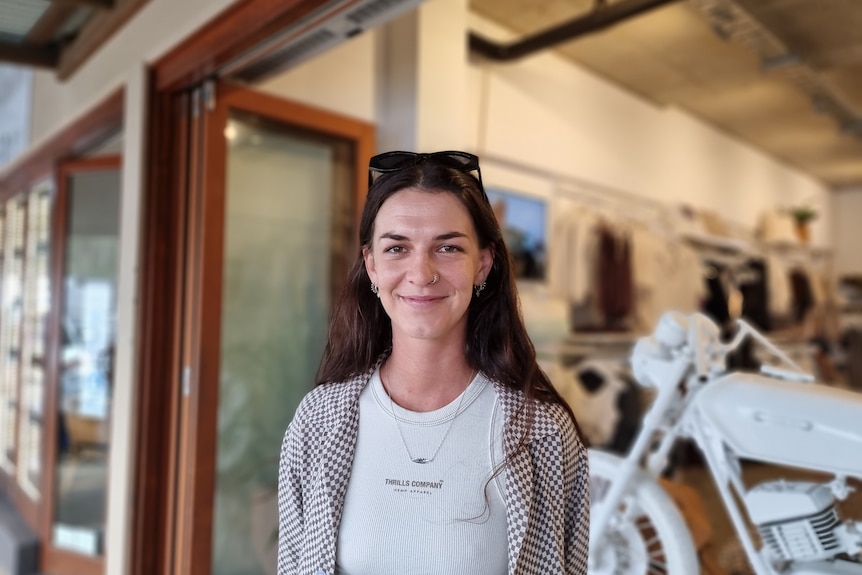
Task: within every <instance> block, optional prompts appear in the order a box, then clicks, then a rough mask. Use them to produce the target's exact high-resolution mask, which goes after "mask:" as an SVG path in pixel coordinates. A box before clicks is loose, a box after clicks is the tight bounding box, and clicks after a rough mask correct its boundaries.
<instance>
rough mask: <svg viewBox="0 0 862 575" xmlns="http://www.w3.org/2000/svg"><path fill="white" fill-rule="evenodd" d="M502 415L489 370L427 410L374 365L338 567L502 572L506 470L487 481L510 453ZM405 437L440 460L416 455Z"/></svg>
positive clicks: (369, 572) (384, 572) (363, 572)
mask: <svg viewBox="0 0 862 575" xmlns="http://www.w3.org/2000/svg"><path fill="white" fill-rule="evenodd" d="M393 408H394V412H393ZM396 420H397V421H396ZM450 423H451V429H448V428H449V425H450ZM502 424H503V422H502V416H501V415H500V414H499V410H498V407H497V395H496V393H495V392H494V388H493V385H492V384H491V383H490V382H489V381H488V380H487V379H486V378H485V377H484V376H483V375H482V374H481V373H480V374H479V375H477V376H476V377H475V378H474V379H473V381H472V382H471V383H470V385H469V386H468V387H467V389H466V390H464V393H463V394H462V396H459V397H457V398H455V400H454V401H453V402H452V403H450V404H449V405H446V406H444V407H442V408H440V409H438V410H435V411H430V412H422V413H419V412H412V411H408V410H406V409H403V408H401V407H400V406H398V405H393V404H392V403H391V402H390V400H389V396H388V395H387V394H386V391H385V390H384V389H383V385H382V383H381V381H380V374H379V372H376V373H375V374H374V375H373V376H372V378H371V381H370V382H369V384H368V385H367V386H366V387H365V389H364V390H363V391H362V393H361V394H360V396H359V436H358V438H357V443H356V454H355V457H354V460H353V468H352V471H351V475H350V481H349V482H348V484H347V494H346V496H345V501H344V512H343V515H342V519H341V526H340V529H339V532H338V544H337V551H336V573H338V574H339V575H408V574H409V575H423V574H428V575H432V574H433V575H443V574H445V575H452V574H458V573H465V574H466V573H469V574H471V575H474V574H475V575H504V574H505V573H506V572H507V567H508V556H507V549H508V540H507V535H506V509H505V503H504V500H503V496H502V482H503V474H499V475H498V476H497V477H496V478H494V479H493V480H492V481H490V482H488V479H489V478H490V477H491V474H492V470H493V468H494V466H495V465H496V464H497V463H499V462H500V461H501V460H502V452H503V449H502V439H501V438H502V427H503V425H502ZM399 427H400V433H399ZM447 429H448V434H447ZM402 435H403V439H402ZM444 436H445V439H444ZM441 440H442V444H441ZM405 443H406V444H407V446H409V452H410V455H411V456H412V457H414V458H417V457H425V458H428V459H431V458H432V457H433V461H431V462H430V463H426V464H417V463H414V462H412V461H411V460H410V457H408V449H406V448H405V445H404V444H405ZM438 446H440V449H439V451H437V453H436V456H435V455H434V452H435V450H437V447H438Z"/></svg>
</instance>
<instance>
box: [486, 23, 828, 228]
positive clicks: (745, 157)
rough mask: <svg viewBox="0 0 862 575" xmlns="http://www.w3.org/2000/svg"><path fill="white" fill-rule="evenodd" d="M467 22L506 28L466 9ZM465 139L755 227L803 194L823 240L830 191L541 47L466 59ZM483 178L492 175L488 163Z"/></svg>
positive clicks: (491, 32) (496, 32)
mask: <svg viewBox="0 0 862 575" xmlns="http://www.w3.org/2000/svg"><path fill="white" fill-rule="evenodd" d="M472 16H473V17H472V20H471V26H472V27H473V29H475V30H476V31H479V32H480V33H482V34H484V35H486V36H488V37H490V38H496V39H506V38H507V37H508V34H507V33H506V32H505V31H504V30H501V29H499V28H498V27H496V26H495V25H493V24H491V23H489V22H488V21H486V20H483V19H482V18H481V17H479V16H477V15H475V14H473V15H472ZM470 66H471V71H472V79H471V85H472V86H473V88H472V90H471V94H472V105H473V113H472V114H471V118H472V121H473V125H472V134H473V139H472V141H473V142H475V145H474V148H475V149H476V150H477V151H478V152H479V154H480V155H482V154H487V155H490V156H492V157H499V158H503V159H505V160H509V161H514V162H518V163H523V164H527V165H530V166H532V167H535V168H538V169H540V170H544V171H545V172H547V173H549V174H557V175H561V176H565V177H570V178H577V179H580V180H586V181H588V182H593V183H595V184H597V185H601V186H607V187H611V188H614V189H618V190H621V191H623V192H626V193H630V194H635V195H638V196H643V197H646V198H652V199H657V200H661V201H666V202H669V203H689V204H691V205H693V206H696V207H702V208H708V209H712V210H716V211H718V212H719V213H720V214H721V215H722V216H724V217H725V218H726V219H728V220H729V221H732V222H736V223H740V224H744V225H746V226H749V227H753V226H754V225H755V224H756V222H757V219H758V217H759V214H760V213H761V211H763V210H767V209H774V208H775V207H782V206H783V207H786V206H790V205H793V204H796V203H802V202H806V203H810V204H812V205H813V206H815V207H816V208H817V209H818V210H819V211H820V213H821V217H820V218H819V219H818V220H817V221H816V222H815V225H814V228H813V231H814V243H815V244H817V245H828V244H830V243H831V240H832V238H831V235H830V234H829V233H828V230H829V228H830V214H829V212H830V210H831V204H830V201H829V192H828V190H827V189H826V188H825V187H824V186H823V185H821V184H820V183H818V182H816V181H815V180H813V179H812V178H810V177H808V176H806V175H804V174H802V173H800V172H798V171H796V170H793V169H791V168H789V167H787V166H785V165H782V164H780V163H778V162H777V161H776V160H774V159H772V158H771V157H769V156H767V155H765V154H763V153H762V152H760V151H758V150H756V149H754V148H752V147H750V146H748V145H746V144H744V143H741V142H739V141H736V140H733V139H731V138H730V137H728V136H726V135H724V134H723V133H721V132H719V131H717V130H715V129H713V128H712V127H710V126H709V125H707V124H705V123H703V122H701V121H699V120H697V119H695V118H693V117H691V116H690V115H688V114H686V113H685V112H684V111H682V110H679V109H675V108H670V107H664V108H663V107H658V106H655V105H653V104H652V103H649V102H647V101H645V100H643V99H640V98H638V97H636V96H634V95H633V94H631V93H630V92H627V91H624V90H622V89H620V88H617V87H616V86H614V85H611V84H609V83H608V82H606V81H605V80H602V79H601V78H599V77H597V76H595V75H593V74H592V73H590V72H589V71H587V70H585V69H582V68H578V67H575V66H574V65H572V64H570V63H569V62H567V61H565V60H563V59H562V58H559V57H557V56H555V55H553V54H550V53H548V52H542V53H539V54H536V55H534V56H531V57H529V58H526V59H523V60H519V61H517V62H513V63H493V62H486V61H479V60H478V59H477V60H475V61H473V62H472V63H471V65H470ZM489 178H492V179H495V180H496V177H495V175H494V174H493V172H491V171H490V170H489Z"/></svg>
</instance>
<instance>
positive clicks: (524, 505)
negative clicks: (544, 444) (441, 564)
mask: <svg viewBox="0 0 862 575" xmlns="http://www.w3.org/2000/svg"><path fill="white" fill-rule="evenodd" d="M387 355H388V354H384V355H383V356H382V357H381V358H380V359H379V360H378V361H377V363H376V364H375V365H374V367H372V368H371V369H369V370H368V371H366V372H365V373H363V374H359V375H357V376H355V377H353V378H352V379H350V380H347V381H345V382H343V383H340V384H336V385H338V386H339V387H340V390H339V391H340V392H341V393H340V400H341V401H343V402H344V403H343V404H342V405H349V409H347V410H346V415H345V417H341V418H338V419H337V421H335V422H334V425H333V427H332V428H331V429H329V431H328V433H327V439H326V443H325V445H324V448H323V450H322V452H321V453H323V454H324V456H323V457H324V461H323V462H321V463H322V465H321V467H320V469H321V478H320V481H321V482H320V485H321V487H322V489H321V490H320V491H318V492H317V494H318V495H319V496H320V497H321V498H322V499H319V500H318V501H317V503H318V504H320V505H323V506H325V507H328V508H329V511H330V514H329V517H331V523H330V524H321V525H319V528H320V531H319V532H318V533H316V536H317V537H316V539H317V540H322V541H326V545H323V546H321V550H322V552H323V553H324V556H323V557H321V558H320V559H321V560H322V561H323V563H322V564H324V565H332V566H334V565H335V549H336V538H337V536H338V529H339V526H340V525H341V515H342V511H343V509H344V497H345V494H346V492H347V482H348V480H349V479H350V470H351V467H352V465H353V457H354V454H355V452H356V439H357V437H358V435H359V394H360V393H361V392H362V390H363V389H364V388H365V386H366V385H368V382H369V381H370V380H371V375H372V374H373V373H374V370H376V369H377V368H378V367H379V366H380V364H381V363H382V362H383V360H384V359H385V358H386V356H387ZM493 385H494V390H495V391H496V393H497V397H498V400H499V402H500V408H501V411H502V413H503V416H504V418H505V419H504V420H505V422H506V423H505V426H504V434H503V448H504V452H505V453H506V454H507V456H508V457H509V460H508V462H507V465H506V468H505V475H504V482H503V484H504V496H505V500H506V519H507V522H508V538H509V542H508V545H509V550H508V552H509V575H514V574H515V573H516V567H517V565H518V557H519V555H520V551H521V547H522V544H523V542H524V537H525V536H526V533H527V525H528V521H529V517H530V515H531V513H530V510H531V509H532V505H533V475H532V468H533V459H532V456H531V454H530V450H529V449H527V446H528V445H529V443H530V442H531V441H532V440H533V439H534V437H535V436H536V434H537V432H539V431H540V430H537V429H536V427H535V425H530V424H529V418H528V415H529V414H528V413H527V412H526V411H527V410H526V408H525V403H524V396H523V394H522V393H521V392H520V391H518V390H514V389H512V388H510V387H507V386H505V385H503V384H502V383H499V382H497V381H493ZM519 446H520V447H519ZM319 508H320V507H319ZM323 523H325V522H323Z"/></svg>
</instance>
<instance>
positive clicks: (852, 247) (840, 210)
mask: <svg viewBox="0 0 862 575" xmlns="http://www.w3.org/2000/svg"><path fill="white" fill-rule="evenodd" d="M832 213H833V214H834V216H833V222H834V224H833V226H832V242H833V243H832V245H833V246H834V249H835V273H836V275H837V276H841V275H849V274H854V275H862V188H858V189H853V190H844V191H841V192H835V193H834V194H833V197H832Z"/></svg>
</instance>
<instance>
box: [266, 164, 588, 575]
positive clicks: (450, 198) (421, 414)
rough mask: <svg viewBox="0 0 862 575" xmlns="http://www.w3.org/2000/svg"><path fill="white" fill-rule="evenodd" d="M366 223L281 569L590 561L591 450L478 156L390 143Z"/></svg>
mask: <svg viewBox="0 0 862 575" xmlns="http://www.w3.org/2000/svg"><path fill="white" fill-rule="evenodd" d="M474 172H475V174H476V175H475V176H474V175H473V173H474ZM374 176H377V177H376V179H375V178H374ZM359 233H360V243H361V253H360V254H359V256H358V258H357V260H356V263H355V264H354V266H353V270H352V272H351V273H350V276H349V279H348V282H347V285H346V287H345V289H344V291H343V293H342V295H341V297H340V299H339V301H338V302H337V303H336V306H335V309H334V313H333V316H332V319H331V322H330V327H329V341H328V343H327V346H326V350H325V352H324V357H323V360H322V362H321V365H320V369H319V371H318V375H317V384H318V385H317V387H316V388H315V389H314V390H312V391H311V392H310V393H309V394H308V395H307V396H306V398H305V399H304V400H303V402H302V404H301V405H300V406H299V408H298V409H297V412H296V415H295V417H294V419H293V421H292V422H291V424H290V427H289V428H288V430H287V433H286V435H285V439H284V443H283V446H282V451H281V465H280V472H279V549H278V573H279V575H289V574H290V575H292V574H303V575H305V574H324V573H325V574H334V573H338V574H344V575H363V574H374V575H383V574H390V573H391V574H402V575H403V574H408V573H409V574H417V573H429V574H431V573H438V574H452V573H471V574H483V575H484V574H488V575H491V574H493V575H503V574H506V573H508V574H509V575H516V574H520V575H528V574H542V575H546V574H552V573H560V574H562V573H566V574H570V573H577V574H581V573H586V560H587V553H588V536H589V514H588V484H589V482H588V476H589V473H588V467H587V454H586V450H585V449H584V447H583V444H582V443H581V441H580V438H579V434H578V430H577V426H576V424H575V420H574V416H573V415H572V412H571V410H570V409H569V408H568V407H567V406H566V404H565V402H564V401H563V400H562V399H561V398H560V396H559V395H558V394H557V393H556V392H555V391H554V389H553V387H552V386H551V384H550V382H549V380H548V378H547V377H546V376H545V375H544V374H543V373H542V372H541V371H540V370H539V367H538V365H537V363H536V359H535V350H534V349H533V346H532V344H531V342H530V340H529V338H528V336H527V333H526V330H525V328H524V325H523V320H522V318H521V315H520V311H519V307H518V299H517V294H516V287H515V280H514V276H513V272H512V269H511V260H510V256H509V252H508V251H507V248H506V246H505V244H504V242H503V239H502V235H501V231H500V224H499V223H498V222H497V220H496V218H495V217H494V213H493V211H492V208H491V205H490V203H489V202H488V198H487V196H486V194H485V192H484V189H483V187H482V181H481V173H480V172H479V163H478V158H476V156H473V155H471V154H467V153H464V152H437V153H433V154H414V153H410V152H389V153H386V154H380V155H378V156H375V157H374V158H372V160H371V164H370V173H369V191H368V197H367V200H366V204H365V208H364V211H363V214H362V220H361V223H360V230H359Z"/></svg>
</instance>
